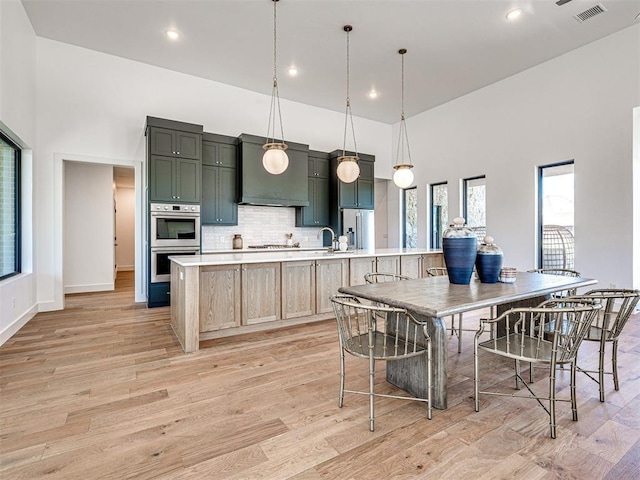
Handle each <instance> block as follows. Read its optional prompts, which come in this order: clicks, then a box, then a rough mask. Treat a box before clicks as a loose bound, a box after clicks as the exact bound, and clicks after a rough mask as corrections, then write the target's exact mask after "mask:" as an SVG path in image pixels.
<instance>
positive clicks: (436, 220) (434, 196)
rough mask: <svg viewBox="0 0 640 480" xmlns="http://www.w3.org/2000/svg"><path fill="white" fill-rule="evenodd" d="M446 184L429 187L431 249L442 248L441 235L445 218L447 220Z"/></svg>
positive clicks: (445, 223) (444, 225)
mask: <svg viewBox="0 0 640 480" xmlns="http://www.w3.org/2000/svg"><path fill="white" fill-rule="evenodd" d="M447 192H448V188H447V182H442V183H433V184H431V187H430V195H429V198H430V202H431V208H430V210H429V211H430V212H431V217H430V219H429V220H430V225H431V230H430V231H431V234H430V245H431V248H442V233H443V232H444V229H445V227H446V225H447V218H449V212H448V208H449V202H448V200H447Z"/></svg>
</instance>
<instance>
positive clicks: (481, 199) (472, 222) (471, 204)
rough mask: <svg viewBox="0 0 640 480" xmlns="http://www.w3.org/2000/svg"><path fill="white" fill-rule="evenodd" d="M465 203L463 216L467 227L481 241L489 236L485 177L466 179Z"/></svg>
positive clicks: (464, 183)
mask: <svg viewBox="0 0 640 480" xmlns="http://www.w3.org/2000/svg"><path fill="white" fill-rule="evenodd" d="M462 190H463V195H464V201H463V204H462V216H463V217H464V218H465V220H466V223H467V226H468V227H469V228H471V230H473V231H474V232H475V233H476V236H477V237H478V240H479V241H481V240H482V239H483V238H484V236H485V235H486V234H487V203H486V179H485V177H484V175H482V176H479V177H471V178H465V179H464V180H463V185H462Z"/></svg>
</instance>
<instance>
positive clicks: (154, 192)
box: [149, 156, 176, 202]
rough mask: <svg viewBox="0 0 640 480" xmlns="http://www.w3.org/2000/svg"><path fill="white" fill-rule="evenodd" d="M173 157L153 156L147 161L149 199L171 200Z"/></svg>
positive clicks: (172, 194)
mask: <svg viewBox="0 0 640 480" xmlns="http://www.w3.org/2000/svg"><path fill="white" fill-rule="evenodd" d="M173 162H174V159H173V158H170V157H156V156H153V157H151V159H150V162H149V200H150V201H152V202H172V201H174V200H175V199H176V198H175V193H174V188H173V175H174V166H173Z"/></svg>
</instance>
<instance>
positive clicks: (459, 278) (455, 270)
mask: <svg viewBox="0 0 640 480" xmlns="http://www.w3.org/2000/svg"><path fill="white" fill-rule="evenodd" d="M477 245H478V240H477V239H476V237H466V238H443V239H442V251H443V253H444V263H445V265H446V266H447V273H448V274H449V282H451V283H456V284H458V285H469V282H470V281H471V274H472V273H473V265H474V263H475V261H476V252H477V249H478V246H477Z"/></svg>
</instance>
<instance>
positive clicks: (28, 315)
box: [0, 305, 38, 345]
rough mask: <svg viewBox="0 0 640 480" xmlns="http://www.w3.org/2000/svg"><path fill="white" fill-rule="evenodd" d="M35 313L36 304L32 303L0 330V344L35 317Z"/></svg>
mask: <svg viewBox="0 0 640 480" xmlns="http://www.w3.org/2000/svg"><path fill="white" fill-rule="evenodd" d="M36 313H38V306H37V305H34V306H33V307H31V308H30V309H29V310H27V311H26V312H25V313H24V314H22V315H21V316H20V317H18V318H16V320H15V321H14V322H13V323H12V324H10V325H8V326H7V328H5V329H4V330H3V331H2V332H0V345H4V343H5V342H6V341H7V340H9V339H10V338H11V337H13V336H14V335H15V333H16V332H17V331H18V330H20V329H21V328H22V327H24V326H25V325H26V324H27V322H28V321H29V320H31V319H32V318H33V317H35V315H36Z"/></svg>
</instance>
